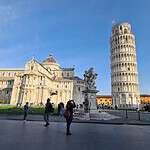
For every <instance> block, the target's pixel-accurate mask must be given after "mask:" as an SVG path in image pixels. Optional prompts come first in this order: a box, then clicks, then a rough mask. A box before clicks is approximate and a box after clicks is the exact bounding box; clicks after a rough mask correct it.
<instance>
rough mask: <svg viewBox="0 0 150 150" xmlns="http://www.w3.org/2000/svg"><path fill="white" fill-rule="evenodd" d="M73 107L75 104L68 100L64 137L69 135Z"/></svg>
mask: <svg viewBox="0 0 150 150" xmlns="http://www.w3.org/2000/svg"><path fill="white" fill-rule="evenodd" d="M75 107H76V105H75V102H74V101H73V100H69V101H68V102H67V105H66V111H68V114H69V116H68V117H66V122H67V131H66V135H71V132H70V125H71V122H72V119H73V108H75Z"/></svg>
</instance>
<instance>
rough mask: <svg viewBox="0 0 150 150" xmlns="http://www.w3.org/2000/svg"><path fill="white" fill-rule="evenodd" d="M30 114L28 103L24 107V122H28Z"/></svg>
mask: <svg viewBox="0 0 150 150" xmlns="http://www.w3.org/2000/svg"><path fill="white" fill-rule="evenodd" d="M28 113H29V103H28V102H26V104H25V105H24V117H23V120H24V121H26V118H27V115H28Z"/></svg>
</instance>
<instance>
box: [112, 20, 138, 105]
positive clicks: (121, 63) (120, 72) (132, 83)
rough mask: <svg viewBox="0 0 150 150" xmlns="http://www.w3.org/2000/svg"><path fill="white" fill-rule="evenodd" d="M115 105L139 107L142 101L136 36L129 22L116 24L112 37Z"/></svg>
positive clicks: (113, 95)
mask: <svg viewBox="0 0 150 150" xmlns="http://www.w3.org/2000/svg"><path fill="white" fill-rule="evenodd" d="M110 50H111V87H112V99H113V105H114V106H117V107H122V108H138V107H139V102H140V96H139V95H140V94H139V83H138V70H137V61H136V48H135V37H134V34H133V32H132V31H131V25H130V24H129V23H126V22H125V23H120V24H114V25H113V26H112V35H111V38H110Z"/></svg>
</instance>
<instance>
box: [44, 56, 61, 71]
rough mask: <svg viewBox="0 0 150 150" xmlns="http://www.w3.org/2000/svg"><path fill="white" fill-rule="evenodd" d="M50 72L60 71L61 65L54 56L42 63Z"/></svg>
mask: <svg viewBox="0 0 150 150" xmlns="http://www.w3.org/2000/svg"><path fill="white" fill-rule="evenodd" d="M42 65H43V66H44V67H46V68H47V69H48V70H60V65H59V64H58V63H57V61H56V60H55V58H54V57H53V56H52V55H49V56H48V57H47V58H46V59H45V60H44V61H43V63H42Z"/></svg>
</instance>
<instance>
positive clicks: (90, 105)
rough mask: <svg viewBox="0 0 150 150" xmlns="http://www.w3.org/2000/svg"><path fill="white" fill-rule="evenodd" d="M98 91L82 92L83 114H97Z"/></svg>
mask: <svg viewBox="0 0 150 150" xmlns="http://www.w3.org/2000/svg"><path fill="white" fill-rule="evenodd" d="M97 92H98V90H95V89H93V90H89V89H87V90H84V91H83V93H84V94H85V112H89V113H92V112H93V113H95V112H97V105H96V93H97Z"/></svg>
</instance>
